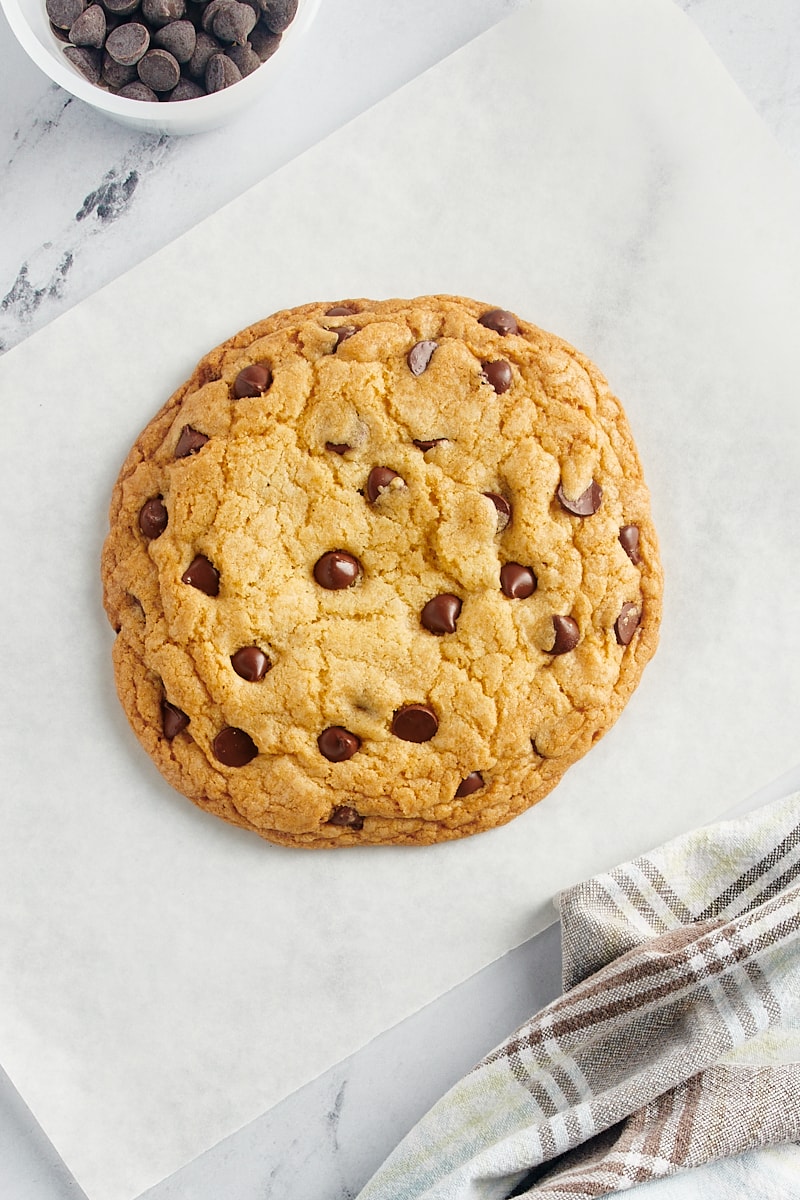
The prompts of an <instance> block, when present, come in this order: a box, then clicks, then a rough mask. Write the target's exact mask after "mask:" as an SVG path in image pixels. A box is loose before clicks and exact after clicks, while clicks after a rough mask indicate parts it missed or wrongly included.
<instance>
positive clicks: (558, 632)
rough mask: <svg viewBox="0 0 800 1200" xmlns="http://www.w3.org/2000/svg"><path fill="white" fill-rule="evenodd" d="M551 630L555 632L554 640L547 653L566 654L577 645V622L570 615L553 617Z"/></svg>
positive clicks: (579, 634) (578, 636) (578, 638)
mask: <svg viewBox="0 0 800 1200" xmlns="http://www.w3.org/2000/svg"><path fill="white" fill-rule="evenodd" d="M553 630H554V632H555V641H554V642H553V646H552V649H551V650H548V654H566V653H567V652H568V651H570V650H574V649H575V647H576V646H577V644H578V642H579V640H580V636H581V632H580V630H579V629H578V622H577V621H575V620H573V618H572V617H561V616H558V615H556V616H554V617H553Z"/></svg>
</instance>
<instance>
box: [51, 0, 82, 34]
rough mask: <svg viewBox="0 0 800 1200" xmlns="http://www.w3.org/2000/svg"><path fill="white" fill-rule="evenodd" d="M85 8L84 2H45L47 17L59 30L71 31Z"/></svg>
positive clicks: (75, 0) (59, 0) (54, 0)
mask: <svg viewBox="0 0 800 1200" xmlns="http://www.w3.org/2000/svg"><path fill="white" fill-rule="evenodd" d="M85 7H86V0H46V2H45V8H46V9H47V15H48V17H49V18H50V20H51V21H52V22H53V24H54V25H57V26H58V28H59V29H71V27H72V26H73V25H74V24H75V22H76V21H77V19H78V17H79V16H80V15H81V13H82V12H83V10H84V8H85Z"/></svg>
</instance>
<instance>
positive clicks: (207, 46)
mask: <svg viewBox="0 0 800 1200" xmlns="http://www.w3.org/2000/svg"><path fill="white" fill-rule="evenodd" d="M219 51H220V45H219V42H218V41H217V39H216V38H213V37H212V36H211V34H209V33H204V32H203V31H202V30H200V29H198V31H197V39H196V41H195V46H194V52H193V54H192V57H191V58H190V59H189V62H188V63H187V64H186V70H187V71H188V73H189V74H190V75H191V77H192V79H195V80H198V81H202V80H203V79H205V75H206V67H207V66H208V60H209V59H210V58H211V56H212V54H219Z"/></svg>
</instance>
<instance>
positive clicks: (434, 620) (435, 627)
mask: <svg viewBox="0 0 800 1200" xmlns="http://www.w3.org/2000/svg"><path fill="white" fill-rule="evenodd" d="M460 612H461V601H460V600H459V598H458V596H454V595H453V594H452V592H442V593H441V595H439V596H434V597H433V599H432V600H429V601H428V603H427V604H426V605H425V607H424V608H423V610H422V612H421V613H420V618H419V619H420V621H421V622H422V624H423V625H424V626H425V628H426V629H428V630H429V631H430V632H431V633H435V634H437V636H441V635H442V634H443V633H455V631H456V621H457V620H458V617H459V613H460Z"/></svg>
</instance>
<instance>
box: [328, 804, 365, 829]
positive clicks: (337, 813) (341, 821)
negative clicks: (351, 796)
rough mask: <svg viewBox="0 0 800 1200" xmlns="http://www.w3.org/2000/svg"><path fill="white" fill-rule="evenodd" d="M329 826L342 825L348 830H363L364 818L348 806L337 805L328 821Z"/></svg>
mask: <svg viewBox="0 0 800 1200" xmlns="http://www.w3.org/2000/svg"><path fill="white" fill-rule="evenodd" d="M328 824H329V825H343V826H345V827H346V828H348V829H363V828H364V818H363V817H362V816H361V813H360V812H357V811H356V809H354V808H351V807H350V805H349V804H338V805H337V806H336V808H335V809H334V810H333V812H332V813H331V815H330V817H329V819H328Z"/></svg>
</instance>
